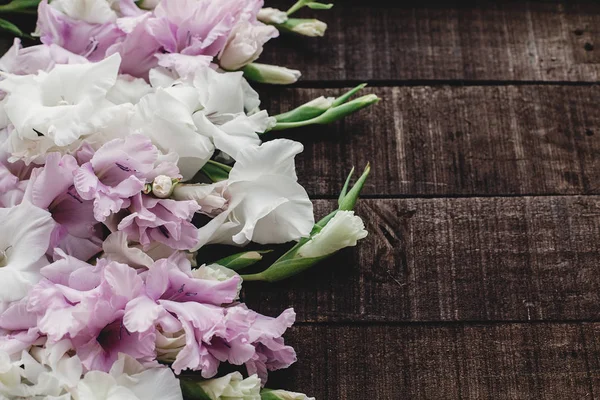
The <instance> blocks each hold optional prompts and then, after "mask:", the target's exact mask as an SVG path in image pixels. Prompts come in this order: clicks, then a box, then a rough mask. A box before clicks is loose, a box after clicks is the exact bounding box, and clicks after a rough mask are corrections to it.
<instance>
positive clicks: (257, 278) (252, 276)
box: [240, 273, 265, 281]
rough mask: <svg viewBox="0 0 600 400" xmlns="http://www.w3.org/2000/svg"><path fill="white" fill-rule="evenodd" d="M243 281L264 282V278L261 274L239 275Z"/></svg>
mask: <svg viewBox="0 0 600 400" xmlns="http://www.w3.org/2000/svg"><path fill="white" fill-rule="evenodd" d="M240 276H241V277H242V279H243V280H244V281H264V280H265V278H264V276H263V275H262V273H258V274H248V275H240Z"/></svg>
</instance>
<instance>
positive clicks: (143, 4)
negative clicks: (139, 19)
mask: <svg viewBox="0 0 600 400" xmlns="http://www.w3.org/2000/svg"><path fill="white" fill-rule="evenodd" d="M158 3H160V0H142V1H140V2H139V3H137V4H138V6H139V7H140V8H142V9H144V10H154V9H155V8H156V6H157V5H158Z"/></svg>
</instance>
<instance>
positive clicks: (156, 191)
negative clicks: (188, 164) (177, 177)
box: [152, 175, 173, 199]
mask: <svg viewBox="0 0 600 400" xmlns="http://www.w3.org/2000/svg"><path fill="white" fill-rule="evenodd" d="M171 193H173V179H171V178H170V177H168V176H166V175H158V176H157V177H156V178H154V182H152V194H153V195H155V196H156V197H158V198H159V199H166V198H167V197H169V196H171Z"/></svg>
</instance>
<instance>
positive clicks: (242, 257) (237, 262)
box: [214, 250, 272, 271]
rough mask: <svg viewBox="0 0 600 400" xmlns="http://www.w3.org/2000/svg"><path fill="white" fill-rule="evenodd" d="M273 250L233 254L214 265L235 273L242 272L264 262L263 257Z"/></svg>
mask: <svg viewBox="0 0 600 400" xmlns="http://www.w3.org/2000/svg"><path fill="white" fill-rule="evenodd" d="M271 251H272V250H263V251H246V252H243V253H237V254H233V255H231V256H229V257H225V258H222V259H220V260H218V261H215V262H214V264H219V265H221V266H223V267H226V268H229V269H231V270H233V271H240V270H242V269H244V268H246V267H249V266H251V265H254V264H256V263H257V262H259V261H260V260H262V258H263V257H262V255H263V254H267V253H270V252H271Z"/></svg>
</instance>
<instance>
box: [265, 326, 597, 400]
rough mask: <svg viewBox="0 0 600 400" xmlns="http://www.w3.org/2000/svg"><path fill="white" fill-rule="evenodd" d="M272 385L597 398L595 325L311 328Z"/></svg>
mask: <svg viewBox="0 0 600 400" xmlns="http://www.w3.org/2000/svg"><path fill="white" fill-rule="evenodd" d="M286 335H287V341H288V342H289V343H292V344H294V345H295V347H296V349H297V350H298V354H299V361H298V363H297V364H296V365H295V366H293V367H292V368H291V369H290V370H288V371H285V372H281V373H273V374H272V375H271V377H272V378H271V382H270V384H271V385H274V386H285V387H287V388H292V389H297V390H303V391H308V392H310V394H311V395H314V396H315V397H316V398H317V399H327V400H333V399H335V400H337V399H340V400H345V399H357V400H358V399H377V400H400V399H402V400H404V399H406V400H409V399H410V400H415V399H423V400H432V399H435V400H449V399H452V400H455V399H489V400H492V399H493V400H508V399H510V400H523V399H532V400H546V399H547V400H582V399H594V398H597V396H598V393H599V392H600V344H599V343H600V324H581V323H567V324H514V323H507V324H490V325H463V324H450V325H448V324H446V325H437V324H431V325H429V324H425V325H414V324H411V325H350V326H347V325H310V326H298V327H296V328H295V329H293V330H292V331H290V332H289V333H288V334H286Z"/></svg>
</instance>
